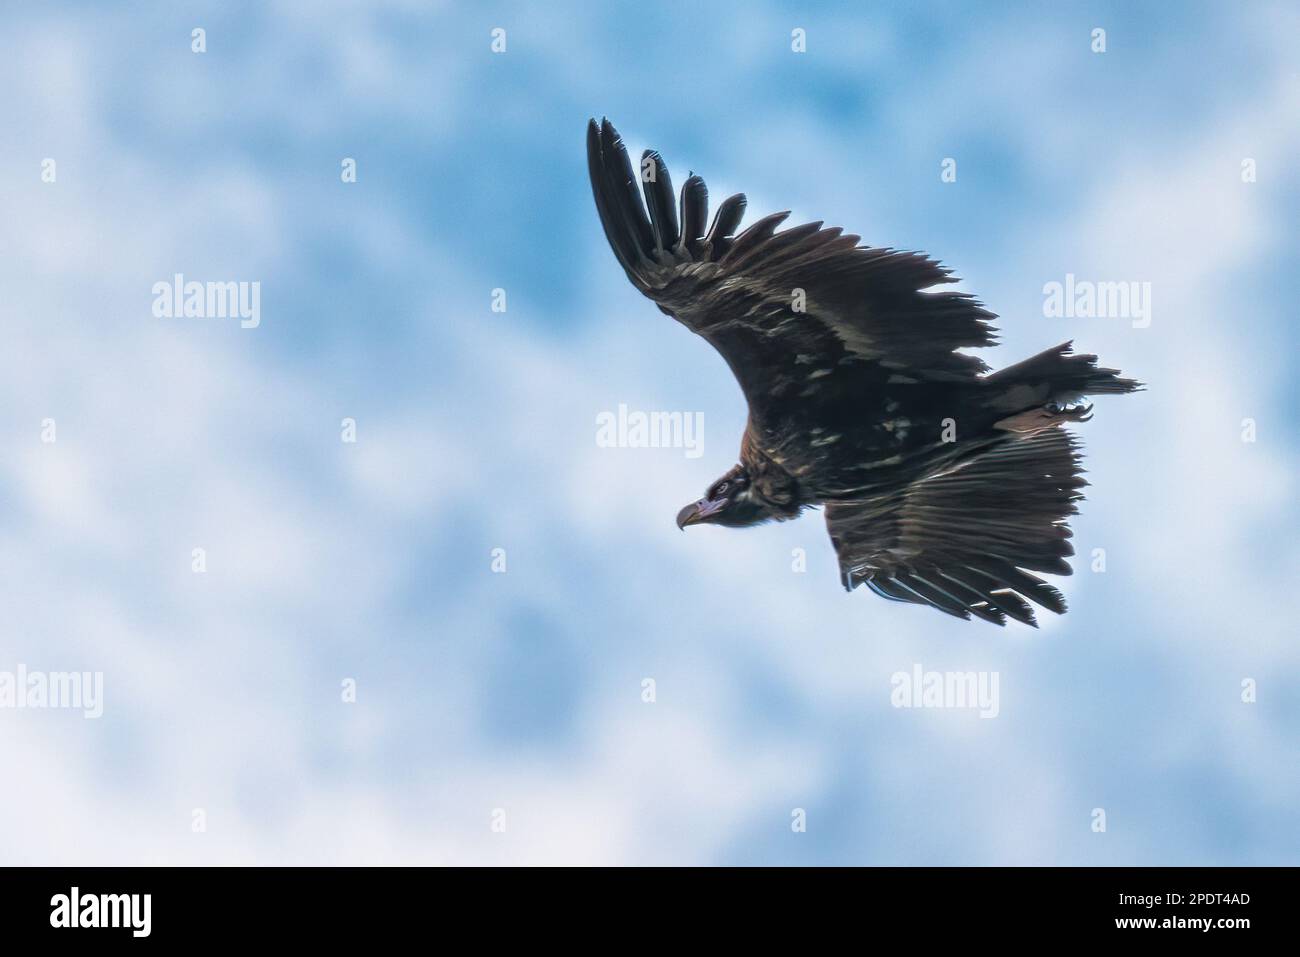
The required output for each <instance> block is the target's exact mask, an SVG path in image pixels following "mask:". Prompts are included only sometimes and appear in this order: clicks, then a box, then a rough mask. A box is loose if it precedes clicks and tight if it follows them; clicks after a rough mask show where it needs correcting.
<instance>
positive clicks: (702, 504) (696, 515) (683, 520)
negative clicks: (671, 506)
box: [677, 498, 727, 529]
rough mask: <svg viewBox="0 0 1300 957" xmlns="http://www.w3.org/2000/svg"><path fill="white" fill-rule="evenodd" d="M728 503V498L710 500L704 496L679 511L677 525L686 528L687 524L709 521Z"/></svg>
mask: <svg viewBox="0 0 1300 957" xmlns="http://www.w3.org/2000/svg"><path fill="white" fill-rule="evenodd" d="M726 504H727V500H726V499H720V500H719V501H716V502H710V501H709V500H708V499H703V498H702V499H700V500H699V501H698V502H692V503H691V504H690V505H687V506H686V507H685V508H684V509H682V510H681V511H680V512H678V513H677V527H678V528H681V529H684V528H686V526H687V525H699V524H700V523H701V522H707V521H708V520H709V517H710V516H712V515H716V514H717V513H718V512H720V511H722V509H723V506H725V505H726Z"/></svg>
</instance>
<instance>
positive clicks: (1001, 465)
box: [826, 426, 1088, 625]
mask: <svg viewBox="0 0 1300 957" xmlns="http://www.w3.org/2000/svg"><path fill="white" fill-rule="evenodd" d="M1081 472H1082V469H1081V468H1080V457H1079V454H1078V450H1077V446H1076V444H1075V440H1074V438H1073V437H1072V436H1071V435H1069V434H1068V433H1066V432H1065V431H1064V430H1063V429H1061V428H1060V427H1059V426H1058V427H1053V428H1049V429H1046V430H1045V431H1042V432H1038V433H1035V434H1033V435H1030V436H1028V437H1026V438H1014V439H1008V440H1006V441H1005V442H1003V443H1002V444H1000V445H997V446H995V447H994V448H993V449H992V450H990V451H988V452H985V453H983V454H981V455H979V456H978V457H976V458H973V459H970V460H968V461H966V462H965V463H964V464H962V465H960V466H958V467H956V468H954V469H951V470H949V471H946V472H942V473H940V474H937V475H935V476H932V477H930V478H927V479H924V480H922V481H920V482H917V483H915V484H913V485H911V486H908V487H907V489H906V490H904V491H903V492H902V493H893V494H890V495H882V496H880V497H878V498H874V499H868V500H865V501H861V502H835V503H831V504H828V505H827V506H826V527H827V530H828V531H829V532H830V536H831V544H833V545H834V546H835V552H836V555H837V556H838V557H839V563H840V576H841V578H842V580H843V582H844V587H845V588H847V589H849V590H852V589H853V588H855V587H856V586H858V585H860V584H862V583H864V582H865V583H866V584H867V586H868V587H869V588H870V589H871V590H872V591H874V592H876V594H878V595H883V596H884V597H886V598H892V599H896V600H899V601H910V602H916V603H917V604H925V605H933V606H934V607H935V608H938V609H939V610H940V611H944V612H947V613H948V614H950V615H956V616H957V617H959V618H966V619H969V618H970V616H971V615H972V614H973V615H975V616H976V617H979V618H983V619H985V620H986V621H992V622H995V623H996V624H999V625H1001V624H1004V623H1005V621H1006V618H1007V617H1011V618H1014V619H1015V620H1017V621H1021V622H1024V623H1025V624H1028V625H1036V624H1037V622H1036V621H1035V619H1034V615H1033V611H1032V610H1031V609H1030V607H1029V605H1028V604H1027V603H1026V602H1025V600H1024V599H1026V598H1027V599H1029V600H1030V601H1032V602H1034V603H1035V604H1038V605H1041V606H1042V607H1044V608H1047V609H1049V610H1050V611H1054V612H1056V613H1057V614H1063V613H1064V612H1065V599H1064V598H1063V597H1062V595H1061V593H1060V592H1058V591H1057V590H1056V589H1055V588H1053V587H1052V586H1051V585H1048V584H1047V583H1046V582H1044V581H1043V580H1042V579H1041V578H1039V577H1037V576H1036V575H1034V574H1032V573H1033V572H1035V571H1040V572H1051V573H1053V574H1057V575H1068V574H1070V566H1069V564H1067V562H1066V558H1067V557H1069V556H1070V555H1073V554H1074V549H1073V548H1072V547H1071V545H1070V542H1069V538H1070V529H1069V528H1068V527H1067V526H1066V524H1065V523H1066V520H1067V518H1068V516H1070V515H1073V514H1074V513H1075V511H1076V506H1075V503H1076V502H1077V501H1078V500H1079V499H1081V498H1082V497H1083V494H1082V492H1081V491H1080V489H1082V488H1083V487H1084V486H1085V485H1087V484H1088V483H1087V482H1086V481H1084V479H1083V478H1082V476H1081Z"/></svg>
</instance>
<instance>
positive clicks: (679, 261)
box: [587, 120, 1139, 625]
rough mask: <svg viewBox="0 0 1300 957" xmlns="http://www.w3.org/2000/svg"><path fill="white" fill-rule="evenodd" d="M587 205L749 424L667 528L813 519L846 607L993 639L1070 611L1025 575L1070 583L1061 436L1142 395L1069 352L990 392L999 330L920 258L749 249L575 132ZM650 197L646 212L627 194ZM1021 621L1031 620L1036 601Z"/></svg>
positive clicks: (656, 180) (724, 212) (729, 205)
mask: <svg viewBox="0 0 1300 957" xmlns="http://www.w3.org/2000/svg"><path fill="white" fill-rule="evenodd" d="M587 158H588V164H589V168H590V173H591V183H592V192H593V194H594V196H595V200H596V208H597V211H598V212H599V214H600V220H601V224H602V225H603V226H604V229H605V235H606V237H607V238H608V239H609V243H610V246H611V247H612V248H613V250H614V255H615V256H616V257H617V258H618V261H619V262H620V264H622V266H623V269H624V271H625V272H626V273H627V276H628V278H629V279H630V280H631V281H632V284H633V285H635V286H636V287H637V288H638V289H639V290H641V292H642V293H644V294H645V295H646V296H647V297H649V298H650V299H651V300H653V301H654V302H655V303H656V305H658V306H659V308H660V309H661V310H662V311H663V312H665V313H667V314H668V315H670V316H672V317H673V318H675V319H677V320H678V321H679V322H681V323H682V324H683V325H685V326H686V327H687V328H688V329H690V330H692V331H693V332H695V333H697V334H699V335H700V336H701V337H703V338H704V339H706V340H707V341H708V342H710V343H711V344H712V345H713V346H714V348H716V349H717V350H718V352H719V353H721V354H722V357H723V358H724V359H725V360H726V362H727V364H728V366H730V368H731V370H732V372H733V373H734V374H735V376H736V379H737V381H738V382H739V383H740V387H741V389H742V390H743V392H744V394H745V398H746V400H747V402H748V404H749V421H748V424H747V427H746V429H745V433H744V436H743V437H742V440H741V449H740V463H739V464H738V465H736V466H735V467H734V468H732V469H731V470H730V471H729V472H727V473H726V474H725V475H723V476H722V477H721V478H719V479H718V480H717V481H715V482H714V483H713V485H711V486H710V487H709V489H708V491H707V492H706V493H705V496H704V498H702V499H700V500H699V501H697V502H695V503H693V504H692V505H688V506H686V508H684V509H682V511H681V512H680V513H679V515H678V524H679V525H680V526H682V527H685V526H686V525H694V524H716V525H725V526H733V527H740V526H748V525H756V524H759V523H761V522H764V521H770V520H778V521H780V520H785V519H791V518H795V517H797V516H798V515H799V514H800V513H801V512H802V510H803V509H805V508H808V507H810V506H816V505H822V506H825V513H826V524H827V528H828V530H829V532H830V536H831V543H832V545H833V546H834V548H835V551H836V555H837V556H838V558H839V564H840V572H841V578H842V580H843V582H844V586H845V587H846V588H848V589H850V590H851V589H853V588H854V587H856V586H857V585H859V584H863V583H865V584H867V585H868V587H870V588H871V589H872V590H873V591H875V592H876V593H877V594H880V595H883V596H884V597H886V598H891V599H895V600H899V601H908V602H914V603H917V604H926V605H930V606H932V607H934V608H937V609H939V610H940V611H944V612H947V613H948V614H951V615H955V616H957V617H959V618H966V619H969V618H970V617H971V616H972V615H973V616H975V617H978V618H982V619H984V620H986V621H991V622H994V623H997V624H1003V623H1005V621H1006V619H1007V618H1013V619H1015V620H1017V621H1021V622H1024V623H1026V624H1031V625H1032V624H1036V621H1035V619H1034V615H1033V612H1032V610H1031V609H1030V606H1029V604H1028V602H1033V603H1035V604H1038V605H1040V606H1042V607H1044V608H1048V609H1050V610H1051V611H1054V612H1057V613H1061V612H1064V611H1065V602H1064V599H1063V598H1062V596H1061V594H1060V592H1058V591H1057V590H1056V589H1055V588H1053V587H1051V586H1050V585H1048V584H1047V583H1045V582H1044V581H1043V580H1042V579H1041V578H1039V577H1037V575H1035V574H1034V572H1050V573H1053V574H1059V575H1068V574H1070V566H1069V565H1068V564H1067V562H1066V560H1065V559H1066V558H1067V557H1068V556H1070V555H1071V554H1073V549H1072V548H1071V546H1070V543H1069V541H1068V539H1069V537H1070V531H1069V529H1068V527H1067V526H1066V524H1065V523H1066V519H1067V517H1068V516H1069V515H1071V514H1073V513H1074V511H1075V502H1076V501H1078V499H1079V498H1080V497H1081V493H1080V491H1079V490H1080V489H1081V488H1082V487H1083V486H1084V485H1085V484H1086V483H1085V482H1084V480H1083V479H1082V478H1081V477H1080V472H1081V469H1080V461H1079V453H1078V450H1077V447H1076V446H1075V444H1074V440H1073V439H1072V438H1071V437H1070V436H1069V435H1068V434H1067V433H1066V432H1065V431H1064V430H1063V429H1062V427H1061V426H1062V425H1063V424H1064V423H1066V422H1071V421H1083V420H1085V419H1087V418H1088V417H1089V415H1088V412H1089V411H1090V408H1091V407H1087V408H1077V407H1072V405H1073V404H1074V403H1077V402H1078V401H1079V400H1080V399H1081V398H1082V397H1083V396H1085V395H1101V394H1119V393H1124V392H1131V391H1133V390H1135V389H1137V388H1138V387H1139V385H1138V383H1136V382H1134V381H1133V380H1131V379H1123V378H1120V377H1119V375H1118V373H1117V372H1116V371H1115V370H1113V369H1103V368H1099V367H1098V366H1097V360H1096V357H1095V356H1090V355H1074V354H1072V353H1071V351H1070V344H1069V343H1065V344H1063V345H1060V346H1057V347H1055V348H1053V349H1049V350H1047V351H1045V352H1042V353H1040V354H1038V355H1036V356H1033V357H1032V358H1030V359H1026V360H1024V361H1023V362H1020V363H1017V364H1016V365H1013V366H1010V367H1008V368H1006V369H1003V370H1001V371H1000V372H997V373H995V374H991V375H986V374H985V373H986V372H987V368H988V367H987V366H986V365H985V364H984V363H983V361H981V360H980V359H978V358H975V357H974V356H969V355H965V354H963V353H961V352H959V351H958V350H959V349H963V348H972V347H982V346H991V345H994V344H995V339H994V329H993V327H992V326H991V325H989V320H990V319H993V318H994V316H993V314H992V313H990V312H988V311H987V310H985V309H984V308H983V306H982V305H981V304H980V303H979V302H978V301H976V300H975V299H974V298H973V297H972V296H970V295H969V294H967V293H960V292H953V291H928V290H930V289H931V288H932V287H935V286H939V285H942V284H946V283H952V282H955V281H956V280H955V279H954V278H953V277H952V276H951V275H950V272H949V270H947V269H944V268H943V267H942V266H940V265H939V264H938V263H937V262H935V261H933V260H931V259H929V258H928V257H926V256H925V255H924V254H922V253H913V252H898V251H895V250H892V249H880V248H872V247H869V246H862V245H860V244H859V238H858V237H857V236H854V235H845V234H843V233H842V232H841V230H840V229H837V228H826V229H824V228H822V224H821V223H809V224H807V225H803V226H796V227H793V228H790V229H785V230H781V231H778V230H777V227H778V226H779V225H781V224H782V223H783V222H784V221H785V219H786V218H787V217H788V216H789V213H776V214H773V215H770V216H766V217H764V218H762V219H760V220H758V221H757V222H755V223H754V224H753V225H751V226H750V227H749V228H747V229H746V230H744V232H741V233H739V234H737V233H736V229H737V228H738V227H739V225H740V221H741V218H742V217H743V215H744V210H745V197H744V196H732V197H731V198H729V199H727V200H725V201H723V203H722V204H721V205H720V206H719V207H718V211H717V213H716V215H715V216H714V219H713V223H712V225H710V226H709V227H708V228H707V230H706V228H705V222H706V220H707V213H708V191H707V189H706V188H705V185H704V181H703V180H702V179H700V177H698V176H691V177H689V178H688V179H687V180H686V183H685V185H684V186H683V187H682V191H681V194H680V197H678V196H676V195H675V194H674V192H673V188H672V181H671V179H670V177H669V174H668V168H667V167H666V166H665V165H664V162H663V160H662V159H661V158H660V156H659V154H658V153H655V152H653V151H647V152H646V153H645V154H643V156H642V165H641V170H642V175H640V176H638V175H636V173H635V172H634V170H633V167H632V164H631V161H630V159H629V158H628V155H627V151H626V149H625V148H624V146H623V143H622V140H621V139H620V137H619V135H618V133H617V131H615V129H614V127H613V126H612V125H611V124H610V123H609V122H608V121H604V122H603V123H601V124H599V125H598V124H597V123H596V122H595V121H594V120H593V121H592V122H591V123H590V125H589V127H588V130H587ZM638 181H639V182H640V183H641V187H642V190H643V192H644V203H643V202H642V198H641V195H639V193H638V190H637V183H638ZM1026 600H1027V601H1026Z"/></svg>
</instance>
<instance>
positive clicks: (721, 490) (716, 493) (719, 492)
mask: <svg viewBox="0 0 1300 957" xmlns="http://www.w3.org/2000/svg"><path fill="white" fill-rule="evenodd" d="M726 491H727V483H726V482H723V483H722V484H721V485H719V486H718V487H717V488H715V489H714V490H713V498H717V497H718V496H719V495H722V494H723V493H724V492H726Z"/></svg>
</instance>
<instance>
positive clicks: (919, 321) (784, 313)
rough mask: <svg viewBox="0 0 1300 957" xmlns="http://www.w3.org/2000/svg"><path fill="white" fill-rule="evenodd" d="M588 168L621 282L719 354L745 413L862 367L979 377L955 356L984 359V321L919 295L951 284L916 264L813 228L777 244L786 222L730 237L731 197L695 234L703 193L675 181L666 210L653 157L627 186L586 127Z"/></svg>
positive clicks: (611, 144)
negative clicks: (978, 354) (970, 350)
mask: <svg viewBox="0 0 1300 957" xmlns="http://www.w3.org/2000/svg"><path fill="white" fill-rule="evenodd" d="M587 160H588V165H589V168H590V172H591V185H592V192H593V194H594V195H595V199H596V208H597V210H598V211H599V213H600V220H601V223H602V225H603V226H604V228H605V235H606V236H607V237H608V239H609V244H610V246H612V247H613V250H614V254H615V256H617V257H618V260H619V262H620V263H621V264H622V266H623V268H624V270H625V271H626V272H627V275H628V278H629V279H630V280H631V281H632V283H633V285H635V286H636V287H637V288H638V289H640V290H641V292H643V293H644V294H645V295H646V296H648V297H649V298H650V299H652V300H654V301H655V302H656V303H657V304H658V305H659V307H660V309H662V310H663V311H664V312H666V313H668V314H669V315H671V316H673V317H674V318H676V319H678V320H679V321H681V322H682V323H683V324H684V325H685V326H687V328H689V329H691V330H692V331H694V332H696V333H698V334H699V335H701V336H703V337H704V338H705V339H707V340H708V341H709V342H711V343H712V344H713V345H714V347H715V348H717V349H718V351H719V352H721V353H722V356H723V358H724V359H726V360H727V363H728V365H730V366H731V369H732V371H733V372H734V373H735V375H736V378H737V379H738V380H739V381H740V385H741V388H742V389H743V390H744V391H745V395H746V398H747V399H748V400H749V402H750V406H751V409H753V407H754V406H755V404H756V403H760V402H762V401H763V400H764V399H766V398H768V397H771V396H772V395H781V394H785V393H792V392H797V390H798V389H802V388H804V387H805V385H806V383H807V381H808V380H809V379H810V378H812V379H815V378H817V377H819V376H829V375H838V374H841V373H844V372H845V371H846V370H847V368H849V367H853V366H856V365H859V364H861V363H863V362H875V363H880V364H881V365H883V366H884V367H886V368H888V369H895V370H899V372H900V374H902V375H911V376H916V377H918V378H923V379H937V378H948V379H952V378H960V379H968V378H973V377H975V376H977V375H979V373H981V372H983V371H985V369H986V368H987V367H986V366H985V364H984V363H983V362H982V361H981V360H980V359H977V358H975V357H973V356H968V355H963V354H961V353H959V352H957V351H956V350H958V349H961V348H965V347H978V346H988V345H992V344H993V343H994V337H993V332H994V330H993V327H992V326H990V325H989V323H988V320H989V319H992V318H994V317H993V314H992V313H990V312H988V311H987V310H985V309H983V308H982V307H981V305H980V303H978V302H977V301H975V300H974V299H973V298H972V297H971V296H969V295H967V294H965V293H958V292H952V291H944V292H925V291H923V290H926V289H928V288H929V287H932V286H935V285H938V284H941V283H951V282H956V281H957V280H956V279H954V278H953V277H952V276H951V275H950V272H949V270H947V269H944V268H943V267H941V266H940V265H939V264H938V263H937V262H935V261H933V260H931V259H929V258H927V257H926V256H925V255H924V254H922V253H909V252H898V251H895V250H892V249H878V248H871V247H866V246H861V245H859V242H858V240H859V238H858V237H857V236H853V235H843V234H842V232H841V230H839V229H823V228H822V224H821V223H809V224H807V225H803V226H796V227H793V228H791V229H786V230H782V231H781V232H777V231H776V228H777V226H779V225H780V224H781V223H782V222H783V221H784V220H785V219H786V217H787V216H789V213H776V214H774V215H771V216H766V217H764V218H763V219H760V220H758V221H757V222H756V223H754V224H753V225H751V226H750V227H749V228H748V229H746V230H745V231H744V232H742V233H740V234H739V235H735V230H736V228H737V226H739V224H740V220H741V217H742V216H743V215H744V211H745V197H744V196H743V195H736V196H732V197H731V198H730V199H727V200H724V201H723V203H722V204H721V205H720V206H719V207H718V211H717V213H716V214H715V216H714V218H713V223H712V225H711V226H708V227H707V229H706V226H705V221H706V218H707V215H708V190H707V189H706V188H705V185H704V181H703V180H702V179H700V177H698V176H691V177H690V178H688V179H687V180H686V183H685V184H684V185H683V187H682V191H681V196H680V200H679V199H678V198H677V197H675V196H674V194H673V187H672V181H671V179H670V177H669V175H668V169H667V167H666V166H665V165H664V163H663V160H662V159H661V158H660V157H659V154H658V153H655V152H652V151H647V152H646V153H645V154H644V155H643V157H642V164H641V175H640V176H638V175H636V174H635V173H634V171H633V167H632V164H631V161H630V160H629V158H628V155H627V150H626V148H625V147H624V145H623V141H622V139H621V138H620V137H619V135H618V133H617V131H616V130H615V129H614V127H613V126H612V125H611V124H610V123H609V122H608V121H605V122H603V123H601V124H600V125H597V124H596V122H595V120H592V121H591V124H590V125H589V127H588V129H587ZM638 182H640V183H641V185H642V187H643V190H644V193H645V202H644V204H643V203H642V200H641V196H640V195H639V193H638V189H637V183H638ZM647 211H648V213H649V215H647Z"/></svg>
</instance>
